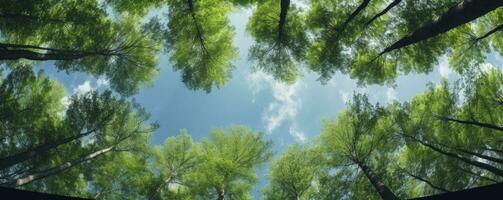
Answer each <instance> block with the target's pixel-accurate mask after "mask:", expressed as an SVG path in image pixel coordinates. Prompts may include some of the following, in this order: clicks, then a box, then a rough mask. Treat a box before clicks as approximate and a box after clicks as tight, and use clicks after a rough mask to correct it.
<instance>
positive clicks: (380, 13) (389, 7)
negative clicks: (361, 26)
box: [365, 0, 402, 26]
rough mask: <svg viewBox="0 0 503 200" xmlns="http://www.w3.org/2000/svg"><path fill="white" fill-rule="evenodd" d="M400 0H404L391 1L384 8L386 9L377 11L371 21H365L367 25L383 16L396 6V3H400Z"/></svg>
mask: <svg viewBox="0 0 503 200" xmlns="http://www.w3.org/2000/svg"><path fill="white" fill-rule="evenodd" d="M400 2H402V0H394V1H393V2H391V3H390V4H389V5H388V6H386V8H384V10H382V11H381V12H379V13H377V14H376V15H374V16H373V17H372V19H370V20H369V21H367V22H366V23H365V26H368V25H370V24H371V23H372V22H374V21H375V20H376V19H377V18H379V17H381V16H383V15H384V14H386V13H387V12H388V11H389V10H391V9H392V8H393V7H395V6H396V5H398V4H399V3H400Z"/></svg>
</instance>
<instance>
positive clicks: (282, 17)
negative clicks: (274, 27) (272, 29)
mask: <svg viewBox="0 0 503 200" xmlns="http://www.w3.org/2000/svg"><path fill="white" fill-rule="evenodd" d="M280 8H281V11H280V13H279V22H278V40H279V41H280V42H281V40H282V38H283V35H284V31H285V30H284V29H285V24H286V16H287V15H288V9H289V8H290V0H281V5H280Z"/></svg>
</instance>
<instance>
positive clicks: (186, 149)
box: [150, 130, 202, 199]
mask: <svg viewBox="0 0 503 200" xmlns="http://www.w3.org/2000/svg"><path fill="white" fill-rule="evenodd" d="M201 153H202V152H201V147H200V144H198V143H195V142H193V141H192V137H191V136H190V134H189V133H188V131H187V130H182V131H181V132H180V133H179V135H177V136H173V137H169V138H168V139H166V141H165V142H164V144H163V145H162V146H159V147H157V148H156V151H155V154H154V155H155V158H156V159H155V164H154V166H155V167H156V169H158V170H160V173H161V174H160V177H161V181H160V183H159V184H158V186H157V187H156V188H155V190H154V191H153V193H152V194H151V195H150V196H151V197H155V196H156V195H159V196H160V197H165V198H167V199H170V198H176V199H178V198H182V197H183V195H188V196H190V194H184V193H183V191H185V193H188V190H187V189H185V190H184V189H183V187H187V185H191V184H193V183H190V182H187V176H189V174H191V173H194V170H196V168H197V166H198V165H200V164H201V160H202V158H201V156H202V155H201ZM196 181H197V180H196ZM173 187H175V188H177V189H176V190H173V189H172V188H173ZM163 193H165V195H163Z"/></svg>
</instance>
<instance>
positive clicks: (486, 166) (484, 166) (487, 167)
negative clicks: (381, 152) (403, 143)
mask: <svg viewBox="0 0 503 200" xmlns="http://www.w3.org/2000/svg"><path fill="white" fill-rule="evenodd" d="M401 135H402V136H405V137H408V138H411V139H412V140H414V141H416V142H418V143H420V144H422V145H424V146H426V147H428V148H430V149H432V150H434V151H436V152H438V153H440V154H442V155H445V156H448V157H451V158H456V159H458V160H461V161H463V162H464V163H467V164H470V165H473V166H476V167H479V168H481V169H485V170H487V171H490V172H492V173H494V174H496V175H498V176H503V170H500V169H498V168H496V167H494V166H492V165H489V164H486V163H482V162H478V161H474V160H471V159H467V158H465V157H463V156H460V155H458V154H455V153H451V152H447V151H444V150H442V149H440V148H438V147H435V146H434V145H431V144H428V143H426V142H424V141H422V140H419V139H417V138H415V137H413V136H410V135H407V134H401Z"/></svg>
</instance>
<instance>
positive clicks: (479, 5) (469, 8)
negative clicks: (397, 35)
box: [379, 0, 503, 55]
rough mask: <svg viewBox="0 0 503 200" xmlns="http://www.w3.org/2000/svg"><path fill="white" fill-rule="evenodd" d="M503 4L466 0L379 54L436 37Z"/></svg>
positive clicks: (499, 1)
mask: <svg viewBox="0 0 503 200" xmlns="http://www.w3.org/2000/svg"><path fill="white" fill-rule="evenodd" d="M500 6H503V0H464V1H463V2H461V3H459V4H457V5H456V6H454V7H451V8H449V10H448V11H447V12H446V13H444V14H443V15H442V16H440V17H439V18H438V19H437V20H435V21H434V22H432V23H429V24H426V25H424V26H421V27H419V28H418V29H416V30H415V31H414V32H412V33H411V34H409V35H407V36H405V37H403V38H401V39H400V40H398V41H396V42H395V43H393V44H392V45H391V46H389V47H387V48H386V49H384V51H382V52H381V53H380V54H379V55H383V54H385V53H387V52H390V51H393V50H396V49H400V48H403V47H406V46H409V45H411V44H415V43H418V42H421V41H423V40H426V39H429V38H432V37H435V36H437V35H440V34H442V33H445V32H447V31H449V30H451V29H453V28H456V27H458V26H460V25H463V24H465V23H468V22H470V21H473V20H475V19H477V18H479V17H481V16H483V15H485V14H487V13H489V12H491V11H493V10H495V9H496V8H498V7H500Z"/></svg>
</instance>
